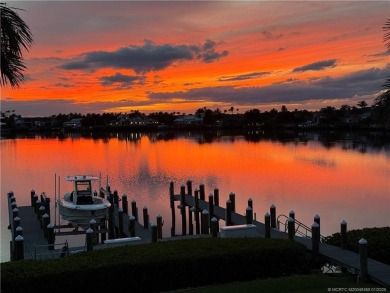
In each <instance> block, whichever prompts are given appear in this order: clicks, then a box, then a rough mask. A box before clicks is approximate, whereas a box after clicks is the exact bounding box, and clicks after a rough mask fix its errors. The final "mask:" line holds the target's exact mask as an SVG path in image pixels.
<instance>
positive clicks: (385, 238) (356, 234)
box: [325, 227, 390, 264]
mask: <svg viewBox="0 0 390 293" xmlns="http://www.w3.org/2000/svg"><path fill="white" fill-rule="evenodd" d="M362 238H364V239H366V240H367V245H368V246H367V255H368V257H369V258H372V259H375V260H377V261H380V262H383V263H385V264H390V250H389V243H390V227H382V228H364V229H358V230H350V231H348V232H347V243H346V249H349V250H351V251H354V252H357V253H359V240H360V239H362ZM325 242H326V243H328V244H332V245H337V246H341V234H340V233H334V234H332V235H330V236H328V237H326V239H325Z"/></svg>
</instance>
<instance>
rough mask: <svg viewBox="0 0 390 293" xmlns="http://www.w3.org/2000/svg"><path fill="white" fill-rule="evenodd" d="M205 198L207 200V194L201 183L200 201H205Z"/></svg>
mask: <svg viewBox="0 0 390 293" xmlns="http://www.w3.org/2000/svg"><path fill="white" fill-rule="evenodd" d="M205 198H206V193H205V190H204V184H203V183H201V184H200V185H199V199H200V200H205Z"/></svg>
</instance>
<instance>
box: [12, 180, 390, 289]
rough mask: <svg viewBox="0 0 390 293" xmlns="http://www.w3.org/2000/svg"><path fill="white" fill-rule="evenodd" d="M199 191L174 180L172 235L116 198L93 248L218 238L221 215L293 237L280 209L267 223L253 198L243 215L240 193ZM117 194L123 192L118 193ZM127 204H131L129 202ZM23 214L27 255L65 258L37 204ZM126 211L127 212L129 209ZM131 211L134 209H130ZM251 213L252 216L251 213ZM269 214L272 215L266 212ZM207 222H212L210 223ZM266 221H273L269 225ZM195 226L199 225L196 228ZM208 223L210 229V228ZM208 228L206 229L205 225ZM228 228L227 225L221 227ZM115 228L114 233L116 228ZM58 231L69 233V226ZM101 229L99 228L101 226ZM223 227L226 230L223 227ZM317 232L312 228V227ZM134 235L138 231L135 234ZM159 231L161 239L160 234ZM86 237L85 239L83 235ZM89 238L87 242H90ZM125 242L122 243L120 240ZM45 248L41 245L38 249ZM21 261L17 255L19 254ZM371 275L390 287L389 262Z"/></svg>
mask: <svg viewBox="0 0 390 293" xmlns="http://www.w3.org/2000/svg"><path fill="white" fill-rule="evenodd" d="M194 193H195V195H193V194H192V183H191V182H187V190H186V189H185V187H184V186H181V190H180V194H175V193H174V186H173V183H172V182H171V184H170V192H169V196H170V205H171V210H172V228H171V237H162V234H161V231H158V230H157V229H161V227H157V229H154V228H152V227H151V225H150V223H149V216H148V215H147V212H146V214H145V211H143V214H142V215H139V214H138V209H137V208H136V203H135V202H132V203H131V209H130V208H129V207H128V206H127V199H124V198H123V199H122V200H121V203H122V204H121V205H122V207H120V205H119V202H120V200H119V199H118V197H116V198H115V197H113V198H112V202H113V207H114V211H113V213H114V220H113V221H112V222H111V223H112V224H111V225H112V227H110V224H107V226H106V227H103V229H102V228H100V233H99V234H101V235H103V234H105V235H106V236H105V237H104V238H100V241H99V244H96V245H94V246H93V249H103V248H107V247H108V246H107V245H105V244H101V243H102V242H103V241H104V239H107V238H106V237H107V235H108V239H118V238H131V237H137V238H139V241H136V242H135V243H134V244H137V243H151V242H155V241H170V240H177V239H183V238H185V239H187V238H194V237H218V236H219V237H221V233H220V232H219V233H218V236H214V235H212V232H211V230H212V227H211V225H210V223H211V221H210V220H211V218H215V219H217V221H218V227H219V222H220V221H224V222H225V225H224V226H231V227H234V226H237V225H249V223H248V221H250V224H251V225H254V226H255V227H256V228H255V230H256V232H255V233H256V236H257V237H268V236H267V230H268V231H270V235H269V237H271V238H281V239H287V238H290V235H289V233H288V232H286V231H281V229H278V227H277V226H279V225H278V224H277V223H276V221H277V219H276V215H275V213H276V211H275V209H274V208H272V207H271V208H270V211H269V212H270V215H269V214H268V213H267V214H268V215H269V216H270V218H271V221H270V222H269V223H267V220H266V219H264V223H263V222H260V221H257V220H255V219H253V209H252V207H251V202H250V201H249V200H248V208H249V207H250V209H247V214H245V215H242V214H239V213H237V212H236V211H235V203H234V202H235V197H234V194H230V195H229V200H228V201H227V202H226V207H225V208H224V207H222V206H221V205H220V204H219V192H218V190H214V194H213V195H212V194H210V195H209V197H208V201H207V200H206V198H205V191H204V187H203V188H202V186H200V189H197V190H195V192H194ZM116 196H117V195H116ZM176 202H179V205H177V206H176V204H175V203H176ZM125 203H126V206H125ZM13 206H16V204H12V200H10V198H9V213H10V223H11V225H10V226H11V227H10V228H11V233H13V237H12V238H13V239H12V241H11V243H10V248H11V260H13V259H15V255H14V254H15V246H16V245H15V236H16V235H14V232H13V231H14V229H15V227H14V224H13V223H12V221H11V218H12V211H13ZM17 209H18V216H19V218H20V226H22V227H23V232H22V235H23V238H24V259H38V258H40V257H38V256H39V255H40V256H43V255H51V256H52V257H61V253H63V246H64V243H56V245H57V246H59V247H58V248H57V247H56V248H55V249H52V250H49V248H48V240H47V239H46V238H45V237H44V232H43V230H42V227H41V220H39V217H38V216H37V213H36V208H35V207H33V206H24V207H17ZM124 210H125V211H124ZM128 210H131V212H129V211H128ZM176 210H179V211H180V214H181V219H182V227H181V230H182V231H181V232H182V233H181V234H177V233H176V227H175V222H176V220H175V219H176ZM202 215H207V217H208V218H207V221H206V220H205V219H204V218H203V216H202ZM248 215H249V217H248ZM265 217H266V216H265ZM130 218H135V219H136V221H134V230H133V231H132V228H131V224H130V220H129V219H130ZM141 218H142V219H143V223H142V224H141V220H140V219H141ZM206 222H207V224H206ZM265 223H267V225H269V226H267V225H266V224H265ZM294 223H295V224H296V223H300V222H299V221H297V220H295V219H294ZM194 225H195V227H194ZM206 226H207V227H206ZM205 227H206V229H205ZM219 229H223V227H221V228H219ZM112 230H113V231H112ZM57 231H58V235H60V234H61V233H63V232H64V230H62V231H61V233H59V229H58V230H57ZM98 231H99V230H98ZM219 231H220V230H219ZM310 232H311V231H310ZM69 234H72V231H69ZM73 234H83V235H84V236H85V237H86V233H85V231H81V232H80V231H78V232H77V231H73ZM131 234H133V235H131ZM154 235H155V237H154ZM80 237H83V236H82V235H81V236H80ZM293 239H294V240H295V241H298V242H300V243H302V244H304V245H305V246H306V248H307V249H308V251H312V249H313V241H312V239H311V235H308V236H307V237H301V236H299V235H298V233H297V230H294V235H293ZM86 242H87V241H86ZM318 242H319V251H318V253H319V255H320V256H321V257H322V258H323V259H325V260H326V261H328V262H329V264H331V265H336V266H339V267H340V268H346V269H349V270H354V271H355V274H359V272H360V271H361V262H360V255H359V254H357V253H354V252H351V251H349V250H345V249H342V248H341V247H337V246H334V245H329V244H326V243H323V242H320V241H318ZM118 243H119V242H118ZM37 247H40V248H41V249H37ZM85 250H87V247H86V246H83V247H71V248H69V250H68V252H70V253H72V251H74V252H78V251H85ZM16 259H17V258H16ZM367 274H368V278H369V279H371V280H372V281H374V282H376V283H378V284H380V285H381V286H384V287H386V288H387V289H390V266H389V265H386V264H383V263H381V262H379V261H376V260H373V259H369V258H368V259H367Z"/></svg>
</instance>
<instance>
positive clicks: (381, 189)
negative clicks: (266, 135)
mask: <svg viewBox="0 0 390 293" xmlns="http://www.w3.org/2000/svg"><path fill="white" fill-rule="evenodd" d="M1 151H2V157H1V163H2V186H1V191H2V194H6V193H7V192H8V191H10V190H12V191H14V192H15V194H16V195H17V202H18V204H19V205H27V204H29V192H30V190H31V189H35V190H36V191H37V192H38V193H40V192H43V191H45V192H46V193H47V194H48V195H49V196H52V197H54V193H55V192H57V190H58V189H59V186H58V185H59V184H57V186H56V188H57V190H56V188H55V185H56V182H55V180H54V179H55V177H54V176H55V174H56V175H57V176H58V177H60V178H62V179H61V180H60V186H61V192H62V191H65V190H66V189H67V188H68V187H69V186H68V185H67V184H66V183H65V181H64V180H63V178H64V177H65V176H67V175H74V174H93V175H99V174H101V175H102V182H101V184H102V185H105V184H106V179H107V177H108V182H109V184H110V185H111V187H112V189H117V190H118V193H119V194H120V195H122V194H123V193H126V194H127V195H128V199H129V201H131V200H133V199H135V200H137V202H138V203H139V207H140V208H142V206H144V205H147V206H148V208H149V210H150V215H151V218H154V217H155V216H156V215H157V214H161V215H162V216H163V217H164V219H165V223H166V225H165V227H164V229H165V233H166V235H169V232H168V231H169V229H170V210H169V201H168V198H169V197H168V190H169V182H170V181H173V182H175V191H176V193H179V190H180V185H185V184H186V181H187V180H192V181H193V189H196V188H199V185H200V184H202V183H203V184H204V185H205V187H206V196H207V195H208V194H210V193H213V190H214V188H215V187H218V188H219V190H220V204H221V205H222V206H224V205H225V203H226V200H227V199H228V196H229V193H230V192H233V193H235V194H236V205H237V208H236V210H237V211H238V212H240V213H244V212H245V209H246V207H247V201H248V199H249V198H252V200H253V204H254V212H255V213H256V215H257V218H258V219H260V220H262V218H263V216H264V214H265V213H266V212H267V211H269V206H270V205H271V204H275V205H276V207H277V214H288V212H289V211H290V210H294V211H295V213H296V218H297V219H298V220H300V221H302V222H304V223H306V224H307V225H311V223H312V221H313V216H314V215H315V214H319V215H320V216H321V218H322V223H323V227H322V228H321V229H322V230H321V231H322V233H323V234H324V235H327V234H330V233H333V232H337V231H338V229H339V223H340V222H341V221H342V220H344V219H345V220H347V222H348V225H349V228H350V229H352V228H359V227H362V226H363V227H364V226H367V227H369V226H371V227H372V226H385V225H389V222H390V215H389V210H390V199H389V198H390V195H389V190H390V185H389V180H388V178H389V175H390V159H389V154H388V153H386V152H384V151H379V152H377V153H370V152H367V153H362V152H358V151H351V150H344V149H342V148H341V147H340V146H336V147H333V148H330V149H329V148H325V147H323V146H322V145H321V144H320V143H319V142H316V141H309V142H307V143H280V142H272V141H266V140H264V141H260V142H257V143H253V142H248V141H246V140H245V139H244V137H234V138H233V137H224V136H222V137H219V138H218V139H217V140H216V141H213V142H212V143H206V142H205V141H204V139H203V138H201V137H196V136H190V137H188V138H176V139H172V140H156V138H155V137H154V136H150V137H149V136H146V135H139V134H132V135H129V136H128V137H126V138H125V139H123V138H122V137H119V138H110V139H105V140H103V139H96V140H94V139H84V138H66V139H64V140H58V139H16V140H2V141H1ZM57 196H58V194H57ZM3 200H4V199H3ZM5 214H6V213H5ZM3 215H4V213H3ZM2 217H3V216H2Z"/></svg>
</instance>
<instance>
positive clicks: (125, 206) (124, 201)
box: [122, 193, 129, 215]
mask: <svg viewBox="0 0 390 293" xmlns="http://www.w3.org/2000/svg"><path fill="white" fill-rule="evenodd" d="M122 209H123V212H124V213H125V214H126V215H128V214H129V203H128V201H127V195H126V194H125V193H124V194H123V195H122Z"/></svg>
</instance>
